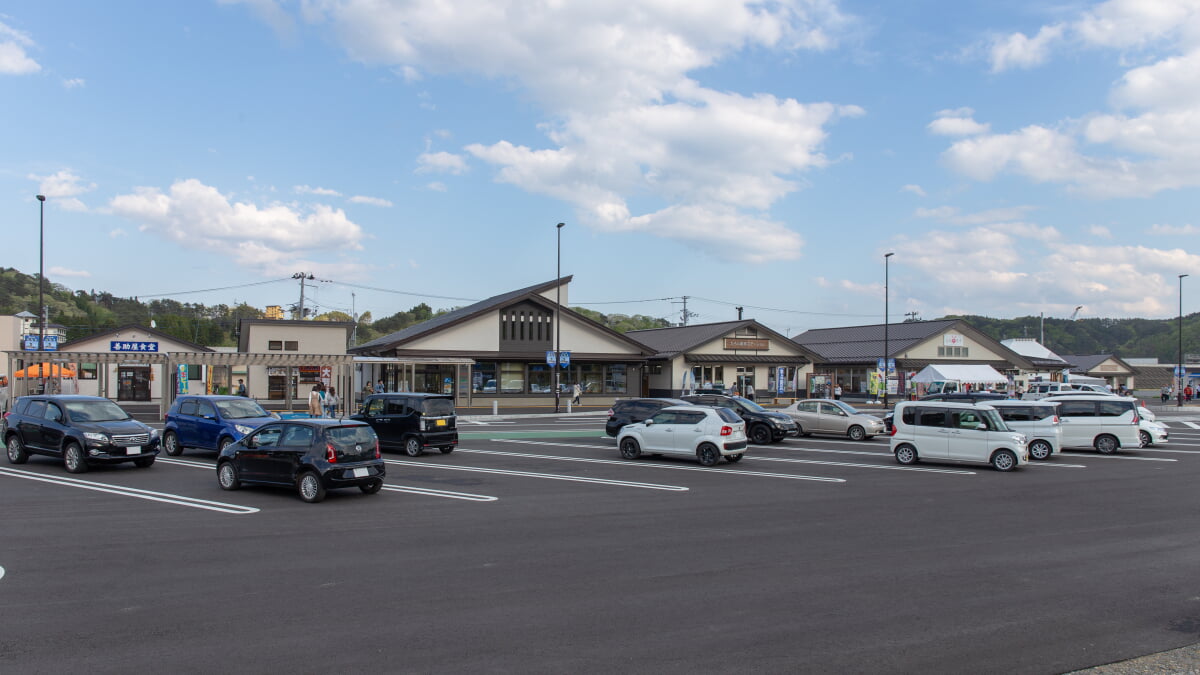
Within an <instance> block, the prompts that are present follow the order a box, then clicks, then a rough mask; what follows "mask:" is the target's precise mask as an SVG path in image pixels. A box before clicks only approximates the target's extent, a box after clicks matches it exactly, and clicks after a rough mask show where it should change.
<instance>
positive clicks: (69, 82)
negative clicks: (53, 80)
mask: <svg viewBox="0 0 1200 675" xmlns="http://www.w3.org/2000/svg"><path fill="white" fill-rule="evenodd" d="M85 84H87V81H86V80H84V79H83V78H82V77H72V78H70V79H66V80H63V87H66V88H67V89H77V88H79V87H82V86H84V85H85Z"/></svg>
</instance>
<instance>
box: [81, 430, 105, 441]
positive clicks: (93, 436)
mask: <svg viewBox="0 0 1200 675" xmlns="http://www.w3.org/2000/svg"><path fill="white" fill-rule="evenodd" d="M83 437H84V438H86V439H88V440H89V441H95V442H97V443H105V444H107V443H108V434H98V433H94V432H91V431H85V432H84V434H83Z"/></svg>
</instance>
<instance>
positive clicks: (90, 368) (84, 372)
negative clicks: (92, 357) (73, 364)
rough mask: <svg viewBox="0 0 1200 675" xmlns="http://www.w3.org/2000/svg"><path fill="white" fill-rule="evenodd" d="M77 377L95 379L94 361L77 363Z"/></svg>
mask: <svg viewBox="0 0 1200 675" xmlns="http://www.w3.org/2000/svg"><path fill="white" fill-rule="evenodd" d="M79 379H81V380H94V379H96V364H94V363H81V364H79Z"/></svg>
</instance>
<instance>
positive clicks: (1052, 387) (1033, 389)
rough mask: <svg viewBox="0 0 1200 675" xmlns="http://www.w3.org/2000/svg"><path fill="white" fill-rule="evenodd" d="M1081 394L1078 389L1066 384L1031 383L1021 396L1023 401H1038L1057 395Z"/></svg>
mask: <svg viewBox="0 0 1200 675" xmlns="http://www.w3.org/2000/svg"><path fill="white" fill-rule="evenodd" d="M1066 393H1076V394H1078V393H1080V392H1079V390H1078V389H1076V388H1075V387H1072V386H1071V385H1070V384H1067V383H1066V382H1030V383H1029V388H1028V389H1026V390H1025V393H1024V394H1021V400H1023V401H1037V400H1040V399H1043V398H1046V397H1047V396H1054V395H1055V394H1066Z"/></svg>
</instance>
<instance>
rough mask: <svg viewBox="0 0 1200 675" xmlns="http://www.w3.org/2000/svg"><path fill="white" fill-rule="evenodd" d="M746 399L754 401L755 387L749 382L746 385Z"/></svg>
mask: <svg viewBox="0 0 1200 675" xmlns="http://www.w3.org/2000/svg"><path fill="white" fill-rule="evenodd" d="M746 398H748V399H750V400H751V401H753V400H754V385H753V384H750V383H749V382H747V383H746Z"/></svg>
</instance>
